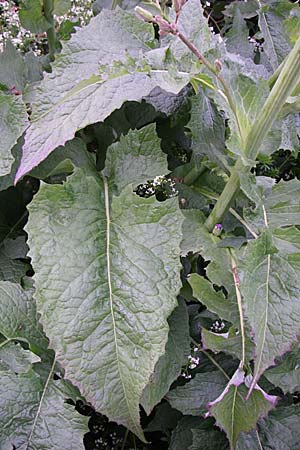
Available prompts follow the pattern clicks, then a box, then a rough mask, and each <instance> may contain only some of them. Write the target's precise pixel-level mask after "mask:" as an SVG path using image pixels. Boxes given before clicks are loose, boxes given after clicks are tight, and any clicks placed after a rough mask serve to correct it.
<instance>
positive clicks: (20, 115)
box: [0, 92, 28, 176]
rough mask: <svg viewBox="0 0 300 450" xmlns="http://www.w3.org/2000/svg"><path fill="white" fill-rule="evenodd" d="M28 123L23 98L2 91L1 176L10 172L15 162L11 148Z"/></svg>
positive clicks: (0, 121) (0, 131) (0, 123)
mask: <svg viewBox="0 0 300 450" xmlns="http://www.w3.org/2000/svg"><path fill="white" fill-rule="evenodd" d="M27 125H28V123H27V112H26V106H25V104H24V103H23V101H22V98H21V97H20V96H15V95H11V94H4V93H3V92H0V135H1V142H0V176H3V175H7V174H8V173H9V172H10V170H11V166H12V163H13V162H14V157H13V155H12V154H11V149H12V147H13V146H14V145H15V144H16V143H17V140H18V138H19V137H20V136H21V135H22V134H23V132H24V131H25V129H26V128H27Z"/></svg>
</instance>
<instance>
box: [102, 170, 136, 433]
mask: <svg viewBox="0 0 300 450" xmlns="http://www.w3.org/2000/svg"><path fill="white" fill-rule="evenodd" d="M102 180H103V186H104V201H105V217H106V266H107V282H108V289H109V304H110V313H111V317H112V323H113V334H114V344H115V351H116V361H117V366H118V372H119V377H120V380H121V384H122V388H123V392H124V397H125V401H126V405H127V410H128V414H129V416H130V418H131V422H132V425H133V426H134V428H135V429H136V426H135V420H134V417H133V416H132V414H131V408H130V405H129V401H128V397H127V391H126V388H125V384H124V381H123V377H122V371H121V366H120V359H119V346H118V338H117V327H116V320H115V314H114V308H113V292H112V282H111V269H110V223H111V221H110V208H109V188H108V182H107V178H106V177H105V176H104V175H103V174H102ZM138 434H139V433H138Z"/></svg>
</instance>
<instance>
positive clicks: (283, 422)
mask: <svg viewBox="0 0 300 450" xmlns="http://www.w3.org/2000/svg"><path fill="white" fill-rule="evenodd" d="M299 417H300V405H299V403H298V404H297V405H291V406H288V407H284V408H276V409H275V410H274V411H271V412H270V414H269V416H268V417H267V418H266V419H264V420H261V421H260V422H259V430H260V432H259V434H260V437H261V440H262V444H263V448H264V449H267V450H269V449H270V450H271V449H272V450H273V449H274V450H275V449H276V450H300V434H299Z"/></svg>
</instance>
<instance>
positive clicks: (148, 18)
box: [134, 6, 153, 22]
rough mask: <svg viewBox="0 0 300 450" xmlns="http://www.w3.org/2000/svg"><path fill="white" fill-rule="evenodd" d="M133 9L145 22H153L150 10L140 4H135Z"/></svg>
mask: <svg viewBox="0 0 300 450" xmlns="http://www.w3.org/2000/svg"><path fill="white" fill-rule="evenodd" d="M134 10H135V12H136V13H137V14H138V15H139V16H140V17H141V19H143V20H145V22H153V15H152V14H151V12H149V11H147V10H146V9H144V8H141V7H140V6H136V7H135V8H134Z"/></svg>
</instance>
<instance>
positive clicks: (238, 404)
mask: <svg viewBox="0 0 300 450" xmlns="http://www.w3.org/2000/svg"><path fill="white" fill-rule="evenodd" d="M247 391H248V389H247V387H246V386H245V384H244V374H243V372H242V371H241V369H238V370H237V371H236V372H235V374H234V375H233V377H232V379H231V380H230V382H229V383H228V384H227V386H226V388H225V390H224V392H223V393H222V394H221V395H220V396H219V397H218V398H217V399H216V400H214V401H213V402H211V403H210V405H209V410H210V413H211V414H212V415H213V416H214V417H215V419H216V421H217V425H218V426H219V427H221V428H222V429H223V430H224V431H225V433H226V435H227V437H228V440H229V442H230V448H231V449H234V448H235V445H236V442H237V440H238V437H239V434H240V433H241V432H244V433H247V432H249V431H250V430H251V429H253V428H254V427H255V425H256V422H257V420H258V419H259V417H264V416H265V415H267V414H268V412H269V410H270V409H271V408H272V407H274V403H275V401H276V397H272V396H268V395H267V394H265V393H264V392H263V391H262V390H261V389H260V388H258V387H255V389H254V391H253V392H252V394H251V396H250V398H249V399H248V400H246V397H247Z"/></svg>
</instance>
